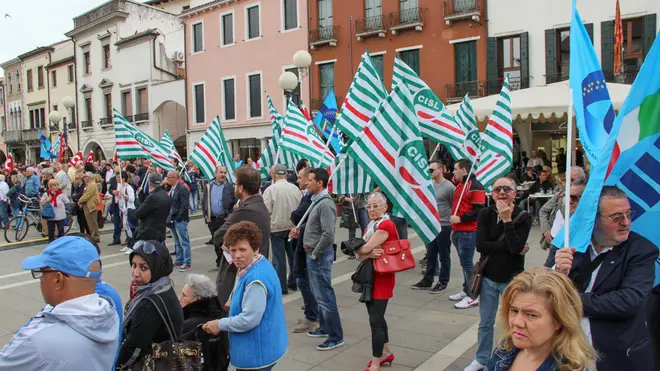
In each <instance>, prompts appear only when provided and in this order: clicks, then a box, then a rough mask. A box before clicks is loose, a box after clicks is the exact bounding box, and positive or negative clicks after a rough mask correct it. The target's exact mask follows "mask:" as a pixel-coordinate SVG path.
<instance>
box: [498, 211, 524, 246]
mask: <svg viewBox="0 0 660 371" xmlns="http://www.w3.org/2000/svg"><path fill="white" fill-rule="evenodd" d="M525 215H527V211H525V210H521V211H520V212H519V213H518V215H516V217H515V218H513V220H512V221H511V224H512V225H514V226H515V225H516V223H517V222H518V221H519V220H520V219H521V218H522V217H523V216H525ZM497 240H498V241H504V231H502V234H501V235H500V237H499V238H498V239H497Z"/></svg>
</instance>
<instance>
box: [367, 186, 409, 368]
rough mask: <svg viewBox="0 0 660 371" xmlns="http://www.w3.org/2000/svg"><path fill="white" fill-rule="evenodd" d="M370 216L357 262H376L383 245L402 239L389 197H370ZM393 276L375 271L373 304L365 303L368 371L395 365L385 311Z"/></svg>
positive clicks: (375, 194) (392, 274)
mask: <svg viewBox="0 0 660 371" xmlns="http://www.w3.org/2000/svg"><path fill="white" fill-rule="evenodd" d="M367 211H368V213H369V219H371V222H369V225H367V228H366V229H365V231H364V233H363V234H362V236H363V239H364V240H365V241H366V244H364V245H363V246H362V247H361V248H360V249H359V250H358V251H357V253H358V259H359V260H365V259H376V258H379V257H380V256H381V255H382V254H383V249H382V248H381V245H382V244H383V243H385V242H387V241H396V240H398V239H399V236H398V234H397V231H396V225H394V222H393V221H391V220H390V218H389V215H388V214H387V197H385V195H384V194H382V193H380V192H374V193H372V194H370V195H369V199H368V201H367ZM395 282H396V281H395V277H394V273H378V272H374V282H373V289H372V293H371V298H372V300H371V301H368V302H366V303H365V304H366V305H367V312H368V313H369V325H370V326H371V350H372V356H373V359H372V360H371V361H370V362H369V369H368V371H378V370H380V366H381V365H383V364H384V363H389V364H390V365H391V364H392V361H394V354H392V352H391V351H390V345H389V338H388V334H387V322H386V321H385V310H386V309H387V302H388V301H389V299H390V298H391V297H392V296H393V294H394V284H395Z"/></svg>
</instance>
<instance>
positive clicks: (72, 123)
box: [66, 122, 78, 131]
mask: <svg viewBox="0 0 660 371" xmlns="http://www.w3.org/2000/svg"><path fill="white" fill-rule="evenodd" d="M66 125H67V126H68V127H69V131H72V130H78V128H77V127H76V123H75V122H69V123H68V124H66Z"/></svg>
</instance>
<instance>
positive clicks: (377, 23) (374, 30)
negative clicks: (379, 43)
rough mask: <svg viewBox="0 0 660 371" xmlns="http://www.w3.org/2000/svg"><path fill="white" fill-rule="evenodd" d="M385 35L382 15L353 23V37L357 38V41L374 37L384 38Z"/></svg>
mask: <svg viewBox="0 0 660 371" xmlns="http://www.w3.org/2000/svg"><path fill="white" fill-rule="evenodd" d="M386 33H387V30H386V27H385V17H383V16H382V15H378V16H375V17H369V18H363V19H358V20H357V21H355V36H356V37H357V41H362V40H363V39H365V38H367V37H369V36H376V35H378V37H380V38H384V37H385V34H386Z"/></svg>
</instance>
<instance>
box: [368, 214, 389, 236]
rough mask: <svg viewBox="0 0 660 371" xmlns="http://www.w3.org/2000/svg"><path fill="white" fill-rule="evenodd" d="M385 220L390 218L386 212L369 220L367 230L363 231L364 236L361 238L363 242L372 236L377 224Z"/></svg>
mask: <svg viewBox="0 0 660 371" xmlns="http://www.w3.org/2000/svg"><path fill="white" fill-rule="evenodd" d="M385 220H390V216H389V215H388V214H387V213H386V214H383V216H381V217H380V218H378V219H376V220H372V221H370V222H369V224H368V225H367V228H366V230H367V231H366V232H365V234H364V237H363V238H362V239H363V240H364V241H365V242H367V241H369V239H370V238H371V236H373V235H374V233H376V230H377V229H378V226H379V225H380V223H382V222H383V221H385Z"/></svg>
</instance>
